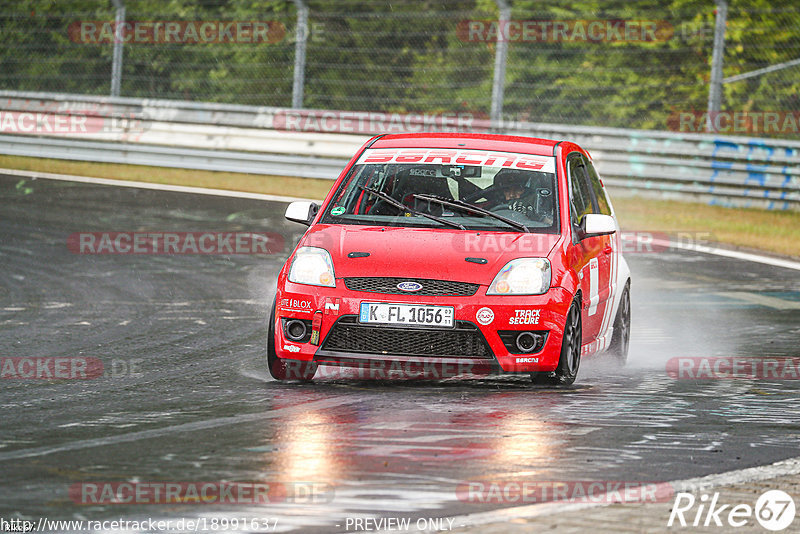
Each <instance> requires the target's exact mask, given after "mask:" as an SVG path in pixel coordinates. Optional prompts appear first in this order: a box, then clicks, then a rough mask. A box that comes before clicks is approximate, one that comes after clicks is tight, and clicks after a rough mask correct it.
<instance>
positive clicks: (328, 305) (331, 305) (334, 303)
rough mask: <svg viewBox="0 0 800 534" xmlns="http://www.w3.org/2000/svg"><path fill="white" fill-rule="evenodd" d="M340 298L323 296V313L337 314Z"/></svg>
mask: <svg viewBox="0 0 800 534" xmlns="http://www.w3.org/2000/svg"><path fill="white" fill-rule="evenodd" d="M341 303H342V299H340V298H331V297H325V315H339V305H340V304H341Z"/></svg>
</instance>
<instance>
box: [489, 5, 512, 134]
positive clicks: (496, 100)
mask: <svg viewBox="0 0 800 534" xmlns="http://www.w3.org/2000/svg"><path fill="white" fill-rule="evenodd" d="M495 2H496V3H497V7H498V9H499V10H500V20H499V21H498V28H497V47H496V48H495V52H494V81H493V83H492V108H491V112H490V113H489V117H490V118H491V121H492V126H493V127H494V126H495V125H498V124H500V122H501V121H502V120H503V96H504V93H505V83H506V59H507V58H508V39H507V35H508V22H509V21H510V20H511V6H510V5H509V4H508V1H507V0H495Z"/></svg>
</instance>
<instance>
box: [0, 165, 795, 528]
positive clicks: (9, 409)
mask: <svg viewBox="0 0 800 534" xmlns="http://www.w3.org/2000/svg"><path fill="white" fill-rule="evenodd" d="M283 210H284V205H282V204H280V203H274V202H262V201H255V200H244V199H234V198H220V197H213V196H200V195H190V194H184V193H169V192H157V191H149V190H138V189H134V188H119V187H109V186H95V185H87V184H78V183H71V182H57V181H49V180H35V181H31V180H21V179H19V178H12V177H1V178H0V332H2V335H0V356H3V357H9V356H10V357H34V356H35V357H52V356H67V357H72V356H85V357H96V358H99V359H101V360H102V361H103V362H104V365H105V367H106V369H109V368H111V369H116V375H117V376H108V377H103V378H98V379H94V380H63V381H47V380H2V381H0V409H2V412H1V413H2V416H0V417H2V425H1V427H2V430H0V472H2V479H3V483H2V484H0V517H4V518H9V517H13V516H23V517H32V518H39V517H42V516H44V517H48V518H50V519H55V518H60V519H71V518H78V519H80V518H83V519H105V518H118V517H125V518H145V517H156V518H179V517H206V518H212V517H217V518H219V517H270V518H277V519H278V530H279V531H288V530H293V529H297V530H302V531H318V532H332V531H333V532H335V531H344V530H345V525H346V523H345V522H346V518H347V517H350V518H353V517H366V516H382V517H388V516H392V517H410V518H419V517H444V516H451V515H456V514H464V513H470V512H479V511H484V510H488V509H492V508H496V507H497V506H498V505H486V504H476V503H468V502H462V501H460V500H459V499H458V498H457V494H456V488H457V487H458V484H459V483H460V482H462V481H468V480H474V479H478V478H480V479H494V480H539V481H569V480H584V481H588V480H601V481H602V480H613V481H626V480H628V481H661V480H675V479H683V478H690V477H696V476H700V475H704V474H710V473H719V472H723V471H728V470H732V469H737V468H743V467H750V466H756V465H761V464H766V463H769V462H773V461H777V460H780V459H784V458H788V457H793V456H798V455H800V451H799V450H798V449H799V448H800V445H799V444H800V401H799V400H798V393H799V392H800V381H798V380H793V381H751V380H716V381H700V382H696V381H692V380H675V379H673V378H670V377H669V376H668V375H667V373H666V372H665V363H666V361H667V360H668V359H669V358H672V357H675V356H800V349H798V340H800V273H798V272H797V271H791V270H788V269H782V268H777V267H770V266H766V265H760V264H754V263H746V262H743V261H739V260H734V259H726V258H720V257H715V256H710V255H704V254H697V253H691V252H684V251H667V252H662V253H658V254H630V255H628V261H629V263H630V265H631V269H632V272H633V321H634V322H633V336H632V347H631V362H630V365H629V366H628V367H627V368H626V369H624V370H622V371H619V370H614V369H610V368H606V367H605V366H603V365H601V364H599V363H591V362H585V363H584V365H583V367H582V369H581V372H580V376H579V380H578V383H577V384H576V386H575V387H572V388H568V389H563V390H555V389H535V388H532V387H530V386H529V385H528V383H527V381H526V379H525V378H516V377H493V378H473V379H469V378H467V379H449V380H445V381H419V380H410V381H404V380H394V381H379V382H375V381H372V382H370V381H363V380H362V381H358V380H350V381H348V380H340V379H330V378H327V379H322V380H317V381H315V382H314V383H313V384H297V383H277V382H274V381H272V380H271V378H269V375H268V373H267V371H266V369H265V364H264V345H265V330H264V326H265V321H266V317H267V313H268V307H269V306H270V305H271V302H272V294H273V292H274V284H275V275H276V273H277V272H278V270H279V268H280V265H281V263H282V261H283V260H284V259H285V257H286V256H287V255H288V253H289V252H290V249H291V246H292V245H293V244H294V243H295V242H296V240H297V238H298V237H299V236H300V235H301V233H302V230H303V227H300V226H299V225H294V224H291V223H288V222H285V221H284V220H283V217H282V214H283ZM121 230H130V231H132V230H151V231H157V230H167V231H181V230H186V231H193V230H214V231H232V230H244V231H253V232H264V231H276V232H280V233H282V234H283V235H285V237H286V242H287V246H286V248H285V250H284V251H283V253H282V254H279V255H275V256H133V255H124V256H123V255H118V256H110V255H102V256H97V255H95V256H91V255H77V254H73V253H72V252H70V251H69V250H68V249H67V246H66V239H67V236H68V235H69V234H70V233H72V232H82V231H121ZM748 295H756V298H755V301H757V302H758V303H754V299H753V298H752V297H751V296H750V297H749V296H748ZM763 296H766V297H769V298H767V299H761V300H759V297H763ZM775 299H777V300H775ZM764 303H767V304H766V305H765V304H764ZM131 362H133V363H134V365H135V367H136V373H135V374H133V376H130V373H129V372H127V371H129V369H128V370H127V371H126V369H125V368H126V367H129V366H130V363H131ZM97 481H106V482H123V481H243V482H283V483H287V484H291V483H299V482H302V483H306V484H307V483H314V484H317V486H316V487H317V489H318V490H320V488H321V490H320V491H321V493H320V494H319V495H318V498H315V499H313V500H311V502H309V500H300V501H299V502H294V503H289V502H283V503H279V504H272V505H266V506H253V505H246V504H240V505H236V506H230V505H227V506H218V505H210V504H196V503H194V504H180V505H178V504H161V505H138V506H131V505H122V504H116V505H108V504H105V505H78V504H75V503H74V502H73V501H72V500H71V499H70V496H69V488H70V486H71V485H74V484H76V483H82V482H97ZM665 520H666V518H665ZM456 526H457V525H456Z"/></svg>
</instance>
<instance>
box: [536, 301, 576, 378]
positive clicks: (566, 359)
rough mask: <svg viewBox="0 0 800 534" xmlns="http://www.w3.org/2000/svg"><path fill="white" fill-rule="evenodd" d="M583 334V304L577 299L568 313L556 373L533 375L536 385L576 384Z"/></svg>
mask: <svg viewBox="0 0 800 534" xmlns="http://www.w3.org/2000/svg"><path fill="white" fill-rule="evenodd" d="M582 333H583V330H582V326H581V304H580V301H579V300H578V299H577V298H576V299H575V300H573V301H572V305H571V306H570V308H569V312H567V320H566V322H565V324H564V338H563V339H562V341H561V356H560V357H559V359H558V367H556V370H555V371H548V372H543V373H531V380H532V381H533V383H534V384H540V385H548V386H569V385H571V384H572V383H574V382H575V378H576V377H577V376H578V368H579V367H580V365H581V340H582Z"/></svg>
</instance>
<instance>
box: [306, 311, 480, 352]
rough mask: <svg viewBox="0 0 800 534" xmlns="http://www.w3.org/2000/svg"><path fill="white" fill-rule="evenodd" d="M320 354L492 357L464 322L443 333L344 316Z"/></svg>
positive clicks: (329, 334) (474, 332)
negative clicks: (326, 352)
mask: <svg viewBox="0 0 800 534" xmlns="http://www.w3.org/2000/svg"><path fill="white" fill-rule="evenodd" d="M322 350H327V351H335V352H358V353H362V354H387V355H395V356H433V357H439V358H480V359H487V358H491V357H492V353H491V350H490V349H489V346H488V344H487V343H486V339H484V337H483V334H481V332H480V330H478V327H476V326H475V325H474V324H472V323H470V322H468V321H456V327H455V328H450V329H446V330H436V329H431V328H395V327H392V326H375V325H363V324H360V323H358V321H357V316H355V315H347V316H344V317H342V318H340V319H339V320H338V321H337V322H336V324H335V325H333V328H331V331H330V332H329V333H328V335H327V337H326V338H325V342H324V343H323V344H322Z"/></svg>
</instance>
